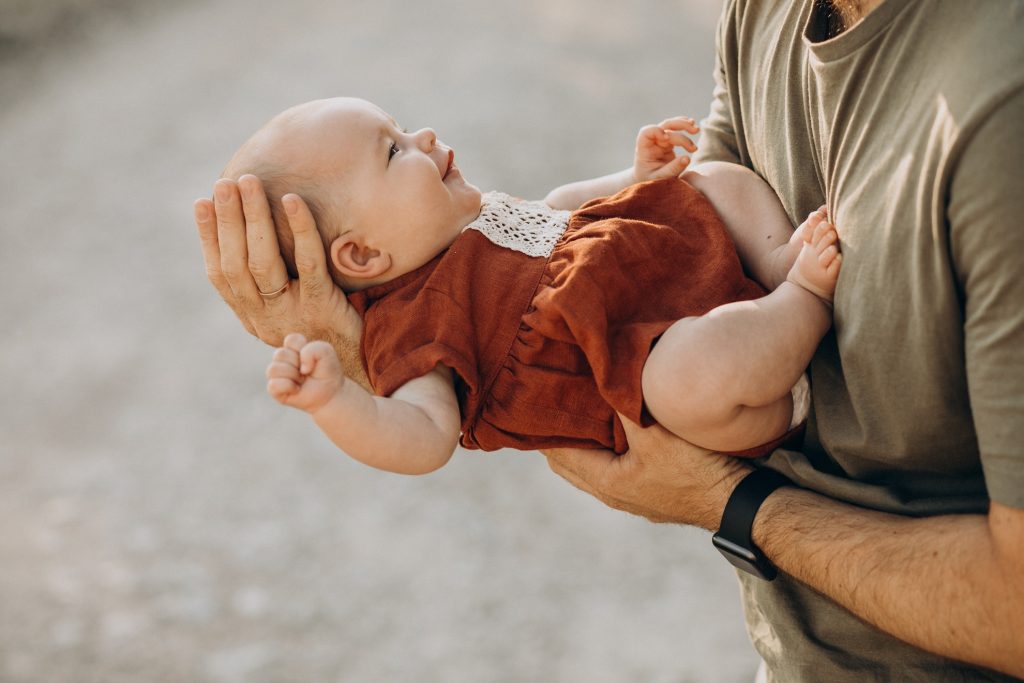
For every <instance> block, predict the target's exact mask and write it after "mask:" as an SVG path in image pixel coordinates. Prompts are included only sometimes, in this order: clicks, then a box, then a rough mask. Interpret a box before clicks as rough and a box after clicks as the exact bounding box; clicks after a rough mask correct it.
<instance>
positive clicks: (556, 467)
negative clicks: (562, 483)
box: [544, 448, 617, 496]
mask: <svg viewBox="0 0 1024 683" xmlns="http://www.w3.org/2000/svg"><path fill="white" fill-rule="evenodd" d="M544 455H545V456H547V459H548V467H550V468H551V470H552V471H553V472H554V473H555V474H557V475H559V476H560V477H562V478H564V479H566V480H567V481H568V482H569V483H571V484H572V485H573V486H575V487H576V488H579V489H582V490H584V491H586V492H587V493H589V494H591V495H598V496H600V495H601V494H603V493H605V492H604V491H602V488H603V485H604V483H605V482H606V481H607V478H608V474H609V471H610V469H611V468H612V467H614V466H615V461H616V459H617V456H616V455H615V453H613V452H611V451H605V450H584V449H579V448H557V449H551V450H548V451H545V452H544Z"/></svg>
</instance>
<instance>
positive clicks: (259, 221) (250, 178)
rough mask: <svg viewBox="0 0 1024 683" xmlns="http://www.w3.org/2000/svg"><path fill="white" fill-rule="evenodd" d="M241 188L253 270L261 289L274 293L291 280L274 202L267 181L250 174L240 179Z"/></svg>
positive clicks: (251, 270) (250, 265) (239, 187)
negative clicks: (269, 197) (266, 188)
mask: <svg viewBox="0 0 1024 683" xmlns="http://www.w3.org/2000/svg"><path fill="white" fill-rule="evenodd" d="M238 190H239V192H240V194H241V198H242V213H243V215H244V216H245V239H246V246H247V253H248V261H249V272H250V273H251V274H252V277H253V280H255V282H256V286H257V287H258V288H259V289H260V290H262V291H264V292H272V291H274V290H276V289H278V288H280V287H281V286H282V285H284V283H285V282H286V281H287V280H288V271H287V269H286V268H285V265H284V260H283V259H282V258H281V250H280V247H279V246H278V242H277V233H276V231H275V229H274V217H273V215H272V214H271V212H270V204H269V202H268V201H267V195H266V193H264V191H263V184H262V183H261V182H260V180H259V178H257V177H256V176H254V175H250V174H246V175H243V176H242V177H241V178H239V179H238Z"/></svg>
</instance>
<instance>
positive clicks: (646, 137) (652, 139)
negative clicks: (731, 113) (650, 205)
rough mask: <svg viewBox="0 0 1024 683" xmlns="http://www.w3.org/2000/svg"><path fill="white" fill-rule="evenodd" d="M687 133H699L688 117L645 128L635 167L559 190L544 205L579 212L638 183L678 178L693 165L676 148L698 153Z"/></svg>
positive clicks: (638, 136) (679, 117)
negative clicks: (585, 206)
mask: <svg viewBox="0 0 1024 683" xmlns="http://www.w3.org/2000/svg"><path fill="white" fill-rule="evenodd" d="M684 132H685V133H689V134H691V135H692V134H695V133H697V132H699V129H698V128H697V124H696V123H695V122H694V120H693V119H691V118H689V117H686V116H676V117H674V118H671V119H665V120H664V121H662V122H661V123H659V124H658V125H656V126H644V127H643V128H641V129H640V132H639V133H637V136H636V155H635V157H634V159H633V166H631V167H630V168H627V169H625V170H622V171H619V172H617V173H610V174H608V175H606V176H601V177H600V178H591V179H590V180H580V181H577V182H575V183H569V184H568V185H562V186H561V187H556V188H555V189H554V190H552V191H551V192H549V193H548V196H547V197H545V198H544V202H545V203H546V204H547V205H548V206H550V207H551V208H553V209H568V210H570V211H575V210H576V209H578V208H580V207H581V206H583V205H584V204H586V203H587V202H589V201H590V200H591V199H596V198H597V197H607V196H608V195H612V194H615V193H616V192H618V191H619V190H623V189H625V188H627V187H629V186H630V185H633V184H635V183H640V182H643V181H645V180H657V179H658V178H668V177H670V176H678V175H679V174H680V173H682V172H683V171H684V170H685V169H686V165H687V164H689V163H690V157H688V156H686V155H685V154H684V155H682V156H676V153H675V148H676V147H682V148H683V149H685V150H686V151H687V152H690V153H693V152H696V151H697V145H696V144H695V143H694V142H693V140H691V139H690V138H688V137H686V135H685V134H684Z"/></svg>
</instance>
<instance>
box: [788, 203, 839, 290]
mask: <svg viewBox="0 0 1024 683" xmlns="http://www.w3.org/2000/svg"><path fill="white" fill-rule="evenodd" d="M796 232H797V234H798V235H800V236H801V238H802V239H803V241H804V245H803V247H802V248H801V249H800V253H799V254H798V255H797V257H796V262H795V263H794V264H793V267H792V268H790V270H789V275H787V276H786V279H787V280H789V281H790V282H792V283H793V284H796V285H799V286H801V287H803V288H804V289H806V290H807V291H808V292H810V293H811V294H814V295H815V296H817V297H819V298H820V299H821V300H823V301H824V302H825V303H827V304H828V305H830V306H831V305H832V296H833V294H834V293H835V291H836V280H837V279H838V278H839V267H840V265H842V262H843V255H842V254H840V253H839V233H837V232H836V227H835V226H834V225H832V224H831V223H829V222H828V215H827V214H826V212H825V207H822V208H820V209H818V210H817V211H815V212H814V213H812V214H811V215H810V216H808V217H807V220H806V221H804V224H803V225H801V226H800V227H799V228H797V229H796Z"/></svg>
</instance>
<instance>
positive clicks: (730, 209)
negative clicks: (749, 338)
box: [683, 161, 804, 290]
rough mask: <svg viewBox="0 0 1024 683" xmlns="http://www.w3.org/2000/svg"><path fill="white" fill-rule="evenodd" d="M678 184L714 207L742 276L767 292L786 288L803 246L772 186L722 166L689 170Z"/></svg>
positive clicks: (743, 170)
mask: <svg viewBox="0 0 1024 683" xmlns="http://www.w3.org/2000/svg"><path fill="white" fill-rule="evenodd" d="M683 180H685V181H687V182H688V183H690V184H691V185H693V186H694V187H696V188H697V189H698V190H700V191H701V192H702V193H703V194H704V196H705V197H707V198H708V201H710V202H711V204H712V206H714V207H715V211H716V212H717V213H718V215H719V216H720V217H721V218H722V222H724V223H725V227H726V230H728V232H729V236H730V237H732V241H733V242H735V244H736V252H737V253H738V254H739V257H740V261H741V262H742V263H743V266H744V267H745V268H746V269H747V272H748V273H750V275H751V276H753V278H754V279H755V280H757V281H758V282H760V283H761V285H762V286H763V287H764V288H765V289H768V290H774V289H775V288H776V287H778V286H779V285H780V284H782V283H783V282H785V280H786V275H787V274H788V273H789V269H790V268H791V267H792V266H793V262H794V261H795V260H796V257H797V254H799V253H800V249H801V247H802V246H803V243H804V241H803V239H801V238H800V235H799V234H794V232H793V225H792V224H791V223H790V222H789V216H787V215H786V211H785V210H784V209H783V208H782V203H781V202H780V201H779V198H778V197H777V196H776V194H775V191H774V190H772V188H771V186H770V185H769V184H768V183H766V182H765V181H764V180H763V179H762V178H761V177H760V176H759V175H757V174H756V173H754V172H753V171H751V170H750V169H749V168H746V167H745V166H740V165H738V164H730V163H726V162H724V161H710V162H707V163H704V164H700V165H698V166H694V167H693V168H691V169H690V170H688V171H687V172H686V173H685V174H683Z"/></svg>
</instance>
